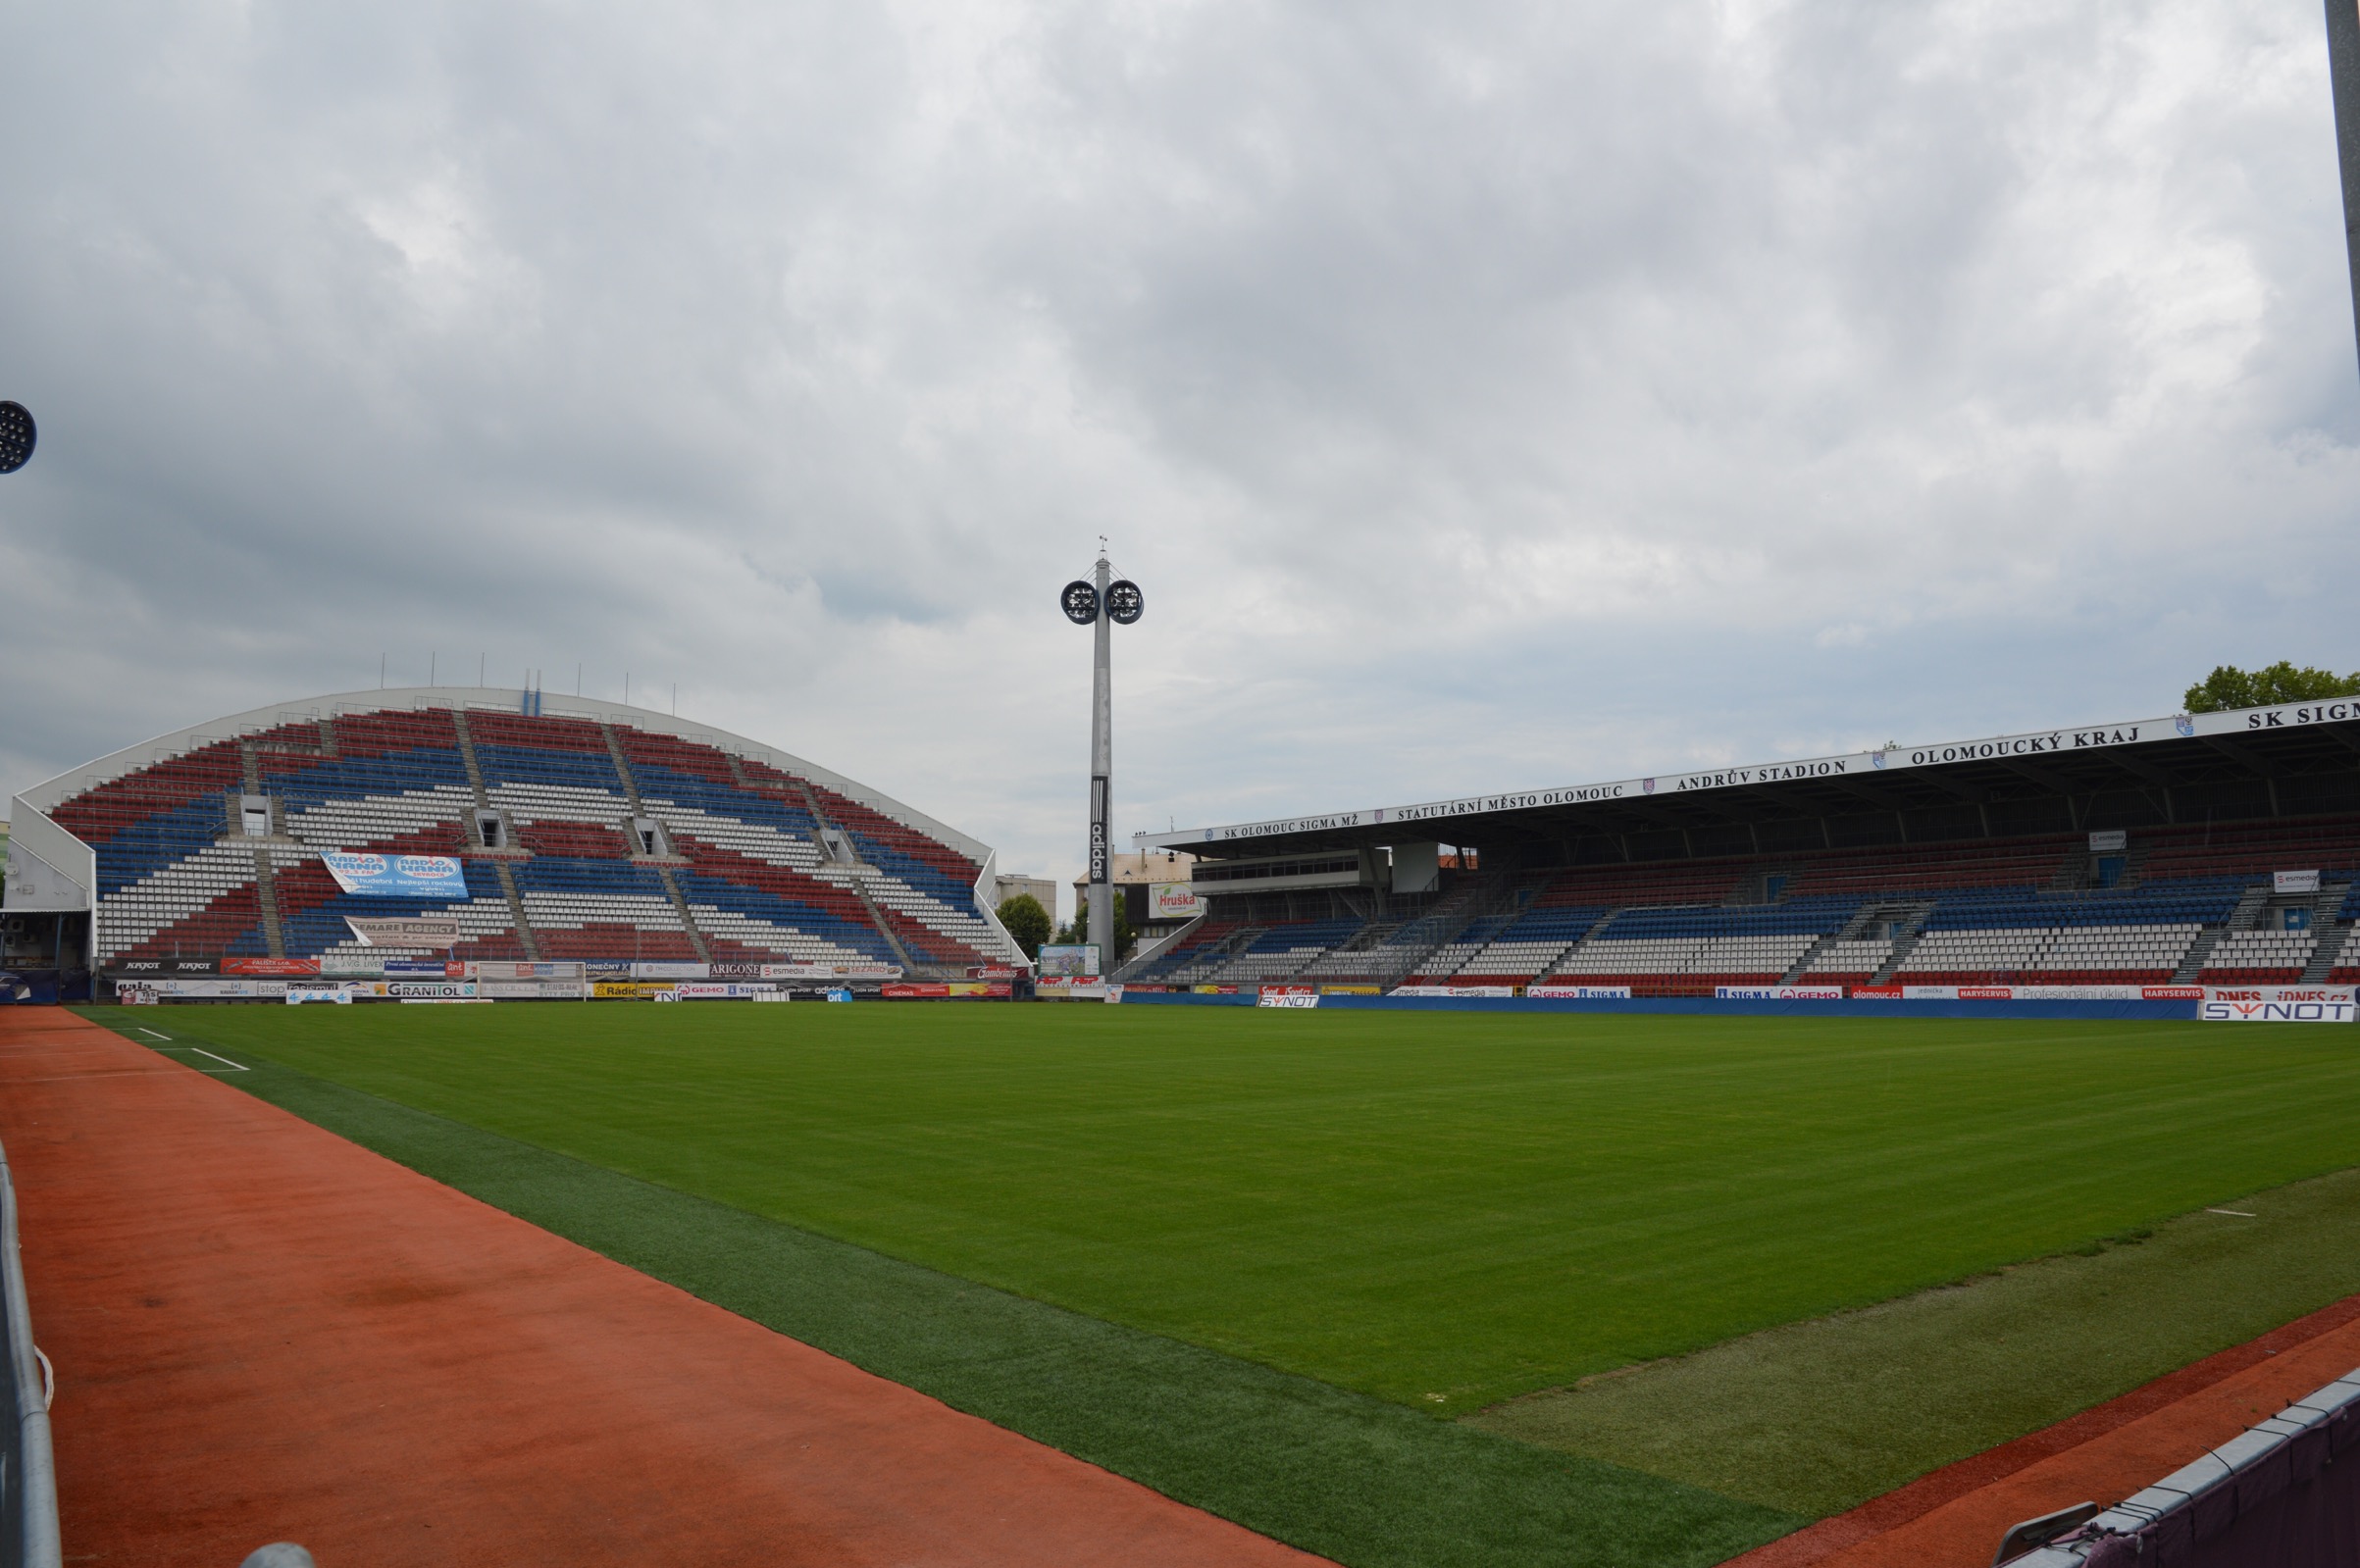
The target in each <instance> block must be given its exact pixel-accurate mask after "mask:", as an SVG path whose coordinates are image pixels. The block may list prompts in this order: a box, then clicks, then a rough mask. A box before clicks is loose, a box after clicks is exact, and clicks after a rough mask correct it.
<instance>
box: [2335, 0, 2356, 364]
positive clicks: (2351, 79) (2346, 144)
mask: <svg viewBox="0 0 2360 1568" xmlns="http://www.w3.org/2000/svg"><path fill="white" fill-rule="evenodd" d="M2327 6H2328V80H2329V83H2330V85H2331V86H2332V87H2333V89H2334V95H2335V163H2336V167H2337V168H2338V169H2340V170H2341V171H2342V172H2343V250H2344V259H2345V263H2346V266H2347V268H2348V270H2349V273H2350V277H2351V280H2352V333H2353V337H2352V343H2353V349H2354V351H2355V352H2356V353H2360V0H2327Z"/></svg>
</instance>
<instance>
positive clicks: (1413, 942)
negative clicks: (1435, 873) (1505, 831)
mask: <svg viewBox="0 0 2360 1568" xmlns="http://www.w3.org/2000/svg"><path fill="white" fill-rule="evenodd" d="M1501 880H1504V879H1502V878H1501V877H1500V874H1499V873H1497V872H1484V871H1477V872H1476V873H1474V874H1473V875H1472V876H1462V877H1461V878H1460V879H1459V880H1458V881H1457V882H1456V883H1454V884H1453V885H1452V887H1451V889H1450V891H1448V892H1446V893H1444V894H1443V895H1442V896H1441V897H1440V898H1437V899H1436V900H1435V901H1434V906H1433V907H1432V908H1431V909H1428V910H1427V911H1426V912H1425V913H1424V914H1422V915H1420V916H1418V917H1417V918H1416V919H1415V920H1412V921H1410V922H1408V923H1407V924H1405V925H1404V926H1403V927H1402V928H1401V929H1400V930H1399V931H1398V932H1396V933H1395V934H1394V936H1393V940H1392V942H1391V944H1390V945H1391V948H1392V952H1391V953H1390V955H1389V957H1388V961H1387V963H1386V965H1385V966H1384V967H1383V968H1382V969H1381V970H1380V971H1379V973H1378V975H1377V977H1376V982H1377V984H1378V985H1380V986H1384V987H1385V988H1386V989H1387V990H1391V989H1392V988H1393V987H1394V986H1399V985H1401V984H1402V983H1403V982H1404V981H1405V980H1407V979H1408V978H1409V977H1410V976H1411V975H1414V974H1417V973H1419V971H1420V970H1421V969H1422V968H1423V966H1424V965H1425V964H1426V963H1427V962H1428V961H1429V960H1430V959H1432V958H1433V956H1434V955H1435V954H1436V953H1437V952H1440V951H1441V950H1442V949H1443V948H1444V947H1446V946H1448V945H1449V944H1450V943H1452V942H1454V941H1456V940H1458V939H1459V937H1460V936H1461V935H1462V933H1464V932H1465V930H1466V929H1467V927H1469V926H1471V925H1473V924H1474V923H1475V921H1476V920H1477V919H1479V918H1481V914H1482V908H1483V903H1484V901H1485V899H1486V898H1487V897H1489V896H1490V892H1491V888H1492V886H1493V884H1494V882H1496V881H1501Z"/></svg>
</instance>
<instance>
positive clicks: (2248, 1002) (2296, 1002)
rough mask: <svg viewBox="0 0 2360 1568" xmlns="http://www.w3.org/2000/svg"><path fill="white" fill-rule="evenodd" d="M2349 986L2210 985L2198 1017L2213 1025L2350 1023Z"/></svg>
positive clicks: (2352, 1009)
mask: <svg viewBox="0 0 2360 1568" xmlns="http://www.w3.org/2000/svg"><path fill="white" fill-rule="evenodd" d="M2353 995H2354V987H2352V986H2205V987H2204V1000H2202V1001H2201V1002H2199V1003H2197V1004H2196V1016H2197V1017H2198V1018H2201V1019H2203V1020H2204V1021H2205V1022H2207V1023H2211V1024H2349V1023H2352V1022H2355V1013H2356V1011H2360V1009H2355V1006H2354V1000H2353Z"/></svg>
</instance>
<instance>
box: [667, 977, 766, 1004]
mask: <svg viewBox="0 0 2360 1568" xmlns="http://www.w3.org/2000/svg"><path fill="white" fill-rule="evenodd" d="M777 989H778V987H777V986H766V985H764V984H762V983H761V982H760V981H686V982H684V983H682V984H681V985H678V986H673V987H672V990H673V993H674V994H675V995H677V996H678V997H679V998H680V999H681V1000H682V1001H684V1002H744V1001H751V1000H753V999H754V998H755V997H756V996H768V995H773V994H775V993H776V992H777Z"/></svg>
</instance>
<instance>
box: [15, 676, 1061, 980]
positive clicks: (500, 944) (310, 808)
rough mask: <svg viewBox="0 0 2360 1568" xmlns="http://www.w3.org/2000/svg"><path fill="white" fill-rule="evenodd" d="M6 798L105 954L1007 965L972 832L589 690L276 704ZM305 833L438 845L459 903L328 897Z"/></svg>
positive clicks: (93, 945) (115, 965)
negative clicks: (423, 940) (395, 930)
mask: <svg viewBox="0 0 2360 1568" xmlns="http://www.w3.org/2000/svg"><path fill="white" fill-rule="evenodd" d="M12 815H13V824H14V829H15V841H14V844H13V846H12V848H13V852H14V853H16V854H20V855H23V856H26V857H30V858H29V859H28V861H27V864H30V863H31V861H34V860H37V861H38V862H39V863H40V864H41V865H42V866H43V867H44V868H45V869H48V870H50V871H51V872H52V873H53V875H54V877H55V880H56V881H57V882H58V883H59V884H61V885H64V886H65V887H66V888H67V889H68V890H69V892H70V894H71V896H70V897H68V898H67V899H65V900H63V901H61V902H60V903H59V904H58V909H59V910H60V911H61V912H63V911H70V910H72V909H74V908H76V907H77V900H79V902H78V907H79V908H80V909H81V910H83V911H86V912H87V915H88V917H89V922H90V927H89V950H90V955H91V962H92V965H93V967H95V968H97V969H99V970H101V971H107V970H120V969H122V968H123V967H124V966H126V965H144V966H147V967H151V968H152V967H154V966H155V965H156V964H158V963H160V962H169V963H171V964H174V965H176V966H179V967H180V968H182V969H184V970H186V969H198V970H201V969H204V968H207V967H210V966H225V967H228V968H230V969H232V970H234V969H235V968H237V967H238V961H247V962H248V963H249V964H252V963H253V961H259V960H271V961H275V962H277V963H279V964H282V965H283V964H286V963H288V962H290V961H292V962H294V963H296V964H301V963H304V962H305V961H318V962H322V963H326V964H329V965H331V966H333V963H334V962H335V961H336V960H338V959H353V958H362V957H376V958H381V959H382V958H384V957H386V956H395V955H402V954H417V955H432V956H447V957H454V958H461V959H479V960H482V959H493V960H518V961H556V960H631V961H637V962H645V961H657V962H661V961H672V962H677V963H703V964H706V965H708V966H716V965H718V966H727V965H731V964H746V963H757V964H758V963H764V962H770V963H790V964H795V963H809V964H839V965H846V966H857V967H864V968H867V969H873V970H875V971H877V972H880V973H883V972H887V971H899V972H902V973H905V974H910V975H915V976H947V975H952V974H955V975H960V976H964V975H965V974H967V973H968V972H969V971H970V970H971V969H974V968H976V967H980V966H986V965H995V966H1007V965H1015V964H1021V963H1022V961H1023V960H1022V959H1021V957H1020V955H1019V954H1018V953H1017V951H1016V948H1015V946H1014V944H1013V943H1012V942H1011V941H1010V940H1009V939H1008V937H1007V936H1006V934H1005V933H1004V932H1003V931H1001V930H1000V925H999V923H998V921H997V920H996V919H994V918H993V916H992V914H991V913H990V909H991V899H990V896H989V893H988V892H987V891H985V889H988V888H989V887H990V886H991V877H992V865H993V854H992V851H991V849H990V848H989V847H987V846H985V845H983V844H981V843H979V842H977V841H975V840H974V839H972V838H969V837H967V836H966V835H962V834H959V833H957V832H955V831H953V830H951V829H949V828H948V827H945V826H944V825H943V824H941V823H938V822H935V821H933V820H931V819H930V818H927V817H925V816H923V815H921V814H919V813H917V812H914V811H912V810H910V809H909V808H907V807H905V806H902V805H900V804H899V803H898V802H897V801H894V800H892V799H890V798H888V797H886V796H884V795H882V794H880V793H878V792H877V791H875V790H872V789H869V788H867V787H865V786H863V785H860V784H854V783H852V782H851V781H849V780H847V779H844V778H842V777H839V776H837V775H835V774H832V773H829V772H827V771H826V770H824V769H821V768H818V767H815V766H814V765H812V764H810V763H806V762H803V761H801V760H799V759H797V758H795V757H792V756H789V755H786V754H785V753H782V752H778V751H775V750H773V749H771V748H768V747H764V746H761V745H757V744H755V743H754V742H752V741H748V740H745V739H743V738H742V737H739V736H736V735H731V734H727V733H722V732H718V731H714V730H710V729H707V728H704V727H697V726H686V725H682V724H681V723H680V722H679V721H677V720H675V719H673V718H670V717H668V716H666V715H662V714H657V713H653V712H650V711H648V710H645V709H641V708H633V707H628V706H625V705H621V704H615V703H605V702H598V701H593V700H590V699H571V700H569V701H567V702H564V703H562V704H561V703H558V702H552V701H548V700H547V699H545V698H543V697H542V696H541V694H540V693H539V692H504V693H494V692H490V691H478V690H457V689H453V688H449V687H427V688H416V689H404V690H391V691H383V692H362V693H347V694H342V695H335V696H325V697H319V698H313V699H308V700H305V701H300V702H293V703H283V704H280V705H277V706H275V707H273V708H269V709H262V710H257V711H255V712H252V713H244V714H235V715H231V716H230V717H228V718H225V719H220V720H216V721H214V722H212V723H210V724H206V725H200V726H197V727H195V728H193V729H190V730H185V731H182V732H180V733H176V734H172V735H167V736H163V737H160V738H158V739H156V740H152V741H149V742H147V743H145V744H143V745H139V746H134V747H130V748H128V749H127V750H124V751H120V752H117V753H116V754H114V755H113V756H111V757H107V758H103V759H101V760H99V761H97V762H94V763H91V764H89V765H88V766H87V767H83V768H79V769H77V770H75V771H74V772H72V773H69V774H66V775H63V776H61V777H59V778H57V779H53V780H50V781H49V782H48V783H46V784H41V785H38V786H37V787H35V788H33V789H29V790H26V791H25V792H24V793H22V794H20V795H18V796H17V797H16V800H15V802H14V807H13V813H12ZM322 850H348V851H361V850H366V851H375V852H378V853H382V854H386V855H403V854H409V855H437V856H450V857H456V858H457V859H458V860H459V862H460V867H461V871H462V873H463V880H464V887H463V888H461V889H454V892H459V893H463V896H455V897H453V896H443V897H436V898H407V899H404V898H386V897H383V896H368V897H362V896H359V895H356V894H352V893H348V892H345V891H344V890H343V889H342V888H341V887H340V886H339V885H338V884H337V882H336V881H335V879H334V878H333V877H332V876H331V875H330V873H329V871H328V869H327V867H326V865H325V863H324V862H323V861H322V859H321V851H322ZM13 864H14V862H13V861H12V865H13ZM429 915H432V916H438V917H444V918H445V919H447V920H449V921H452V922H455V924H456V927H457V931H458V935H457V937H456V939H455V941H453V942H451V943H449V944H448V945H446V946H442V947H436V948H427V947H406V948H405V947H402V946H399V945H392V946H388V945H386V944H385V943H384V942H380V943H378V944H376V945H370V944H367V943H363V942H361V941H360V940H359V938H358V936H357V934H356V933H355V932H354V930H353V928H352V927H351V926H350V925H349V924H348V922H347V917H362V918H369V917H375V918H380V919H383V918H385V917H393V916H421V917H423V916H429ZM253 967H257V968H262V967H264V966H260V965H254V966H253ZM281 972H285V971H283V970H282V971H281Z"/></svg>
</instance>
